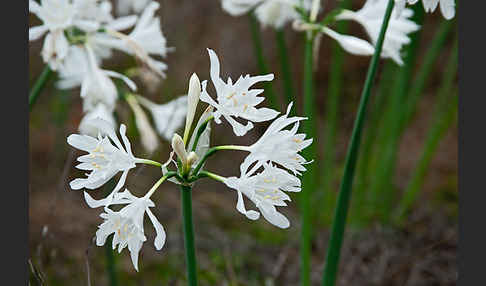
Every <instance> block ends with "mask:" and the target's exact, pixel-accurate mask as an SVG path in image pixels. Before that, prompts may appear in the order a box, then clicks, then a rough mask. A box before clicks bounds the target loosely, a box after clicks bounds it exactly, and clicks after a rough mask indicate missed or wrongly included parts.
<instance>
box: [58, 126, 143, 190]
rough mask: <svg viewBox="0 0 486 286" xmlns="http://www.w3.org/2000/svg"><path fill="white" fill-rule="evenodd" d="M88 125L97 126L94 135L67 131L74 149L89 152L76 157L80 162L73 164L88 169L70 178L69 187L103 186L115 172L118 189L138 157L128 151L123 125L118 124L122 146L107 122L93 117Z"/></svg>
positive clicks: (93, 187) (130, 150) (128, 146)
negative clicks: (80, 174) (77, 176)
mask: <svg viewBox="0 0 486 286" xmlns="http://www.w3.org/2000/svg"><path fill="white" fill-rule="evenodd" d="M89 124H90V125H92V126H96V127H97V128H98V129H99V133H98V138H94V137H91V136H88V135H79V134H71V135H69V137H68V138H67V142H68V144H69V145H71V146H73V147H74V148H76V149H79V150H82V151H85V152H88V153H89V154H87V155H83V156H80V157H78V161H79V162H81V164H79V165H77V166H76V168H78V169H81V170H85V171H91V172H90V173H87V174H86V175H87V178H77V179H74V180H72V181H71V182H70V183H69V185H70V186H71V189H73V190H79V189H82V188H87V189H90V190H93V189H96V188H98V187H100V186H102V185H104V184H105V183H106V182H108V180H110V179H111V178H112V177H113V176H115V175H116V174H117V173H118V172H122V175H121V178H120V180H119V181H118V184H117V187H116V188H115V189H120V188H121V186H123V185H124V184H125V180H126V177H127V174H128V171H129V170H130V169H132V168H134V167H135V163H137V162H138V160H139V159H137V158H135V156H133V154H132V149H131V146H130V141H128V138H127V136H126V135H125V133H126V126H125V125H124V124H121V125H120V135H121V138H122V140H123V144H124V145H125V146H123V145H122V143H121V142H120V140H119V139H118V137H117V135H116V134H115V130H114V128H113V126H112V125H111V124H110V123H109V122H107V121H105V120H103V119H101V118H96V119H93V120H91V121H90V122H89ZM110 140H111V141H110ZM112 142H113V143H114V144H115V145H113V144H112Z"/></svg>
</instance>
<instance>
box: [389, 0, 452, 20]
mask: <svg viewBox="0 0 486 286" xmlns="http://www.w3.org/2000/svg"><path fill="white" fill-rule="evenodd" d="M406 2H408V4H415V3H417V2H418V0H395V5H396V6H397V7H398V10H399V11H402V10H403V9H404V7H405V3H406ZM439 3H440V11H441V12H442V15H443V16H444V18H445V19H447V20H450V19H452V18H454V16H455V15H456V4H455V1H454V0H422V4H423V5H424V9H425V12H428V13H432V12H434V11H435V8H437V4H439Z"/></svg>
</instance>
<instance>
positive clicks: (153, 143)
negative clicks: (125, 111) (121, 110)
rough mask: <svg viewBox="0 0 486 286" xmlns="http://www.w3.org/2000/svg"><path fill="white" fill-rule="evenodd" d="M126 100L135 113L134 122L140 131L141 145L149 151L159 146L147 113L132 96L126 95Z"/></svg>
mask: <svg viewBox="0 0 486 286" xmlns="http://www.w3.org/2000/svg"><path fill="white" fill-rule="evenodd" d="M127 102H128V104H129V105H130V107H131V108H132V110H133V113H134V114H135V124H136V126H137V128H138V131H139V133H140V140H141V141H142V145H143V147H144V148H145V150H147V151H148V152H150V153H152V152H154V151H155V150H156V149H157V147H159V138H157V134H156V133H155V131H154V129H153V128H152V125H150V122H149V120H148V118H147V115H146V114H145V112H144V111H143V110H142V108H141V107H140V105H139V104H138V101H137V100H136V99H135V97H134V96H129V97H127Z"/></svg>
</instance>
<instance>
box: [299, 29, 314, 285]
mask: <svg viewBox="0 0 486 286" xmlns="http://www.w3.org/2000/svg"><path fill="white" fill-rule="evenodd" d="M313 46H314V33H313V32H307V33H306V34H305V46H304V114H305V115H306V116H307V117H308V118H309V120H306V121H305V122H304V124H303V128H304V133H305V134H307V136H308V137H309V138H314V140H315V138H316V137H315V135H316V132H315V123H316V118H315V116H314V109H315V94H314V79H313V74H312V73H313V68H312V64H313V62H312V61H313V52H312V50H313ZM315 145H316V144H315V143H314V144H311V145H310V146H309V147H307V148H306V149H304V151H303V156H304V158H307V159H308V160H310V159H311V158H315V155H316V152H315ZM302 180H303V182H302V192H301V195H300V200H299V202H300V210H301V212H302V229H301V236H300V237H301V241H300V259H301V266H300V267H301V269H300V280H301V285H303V286H308V285H310V248H311V217H312V215H311V208H310V198H311V196H312V193H313V190H314V188H315V184H316V176H315V163H314V164H312V165H308V167H307V171H306V172H305V173H304V175H303V178H302Z"/></svg>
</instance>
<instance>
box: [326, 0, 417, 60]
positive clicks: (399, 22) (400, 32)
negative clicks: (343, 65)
mask: <svg viewBox="0 0 486 286" xmlns="http://www.w3.org/2000/svg"><path fill="white" fill-rule="evenodd" d="M387 4H388V0H367V1H366V3H365V4H364V6H363V7H362V8H361V9H360V10H358V11H350V10H343V11H342V12H341V13H339V14H338V15H337V16H336V18H335V19H336V20H351V21H355V22H357V23H359V24H360V25H361V26H363V28H364V29H365V31H366V33H367V34H368V36H369V38H370V39H371V43H370V42H368V41H366V40H363V39H360V38H357V37H354V36H350V35H342V34H339V33H337V32H335V31H333V30H331V29H329V28H328V27H322V28H321V31H322V32H323V33H324V34H326V35H328V36H329V37H331V38H333V39H334V40H336V41H337V42H338V43H339V45H341V47H342V48H343V49H344V50H345V51H347V52H348V53H350V54H354V55H363V56H371V55H373V53H374V51H375V48H374V46H375V45H376V42H377V41H378V36H379V34H380V29H381V25H382V23H383V17H384V16H385V10H386V7H387ZM412 16H413V11H412V10H411V9H403V11H399V10H398V8H397V7H394V8H393V11H392V15H391V18H390V22H389V23H388V29H387V31H386V34H385V39H384V42H383V49H382V52H381V57H382V58H390V59H392V60H393V61H394V62H395V63H397V64H398V65H403V60H402V57H401V54H400V51H401V49H402V47H403V46H404V45H407V44H409V43H410V38H409V36H408V35H409V34H411V33H413V32H415V31H417V30H418V29H419V28H420V26H419V25H417V24H416V23H415V22H413V21H412V20H411V19H410V18H411V17H412Z"/></svg>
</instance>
